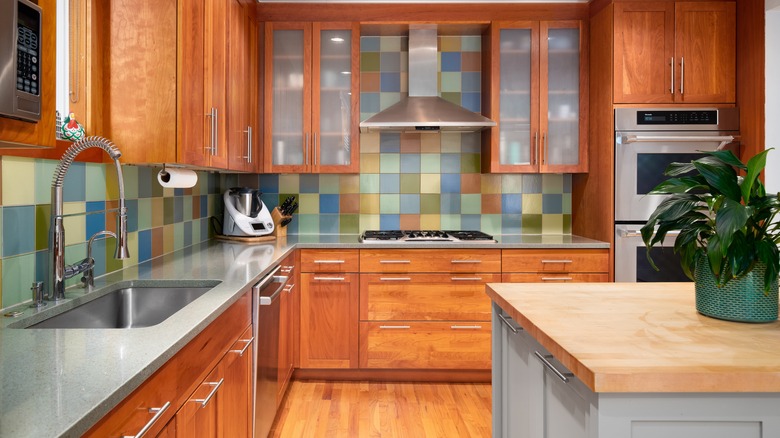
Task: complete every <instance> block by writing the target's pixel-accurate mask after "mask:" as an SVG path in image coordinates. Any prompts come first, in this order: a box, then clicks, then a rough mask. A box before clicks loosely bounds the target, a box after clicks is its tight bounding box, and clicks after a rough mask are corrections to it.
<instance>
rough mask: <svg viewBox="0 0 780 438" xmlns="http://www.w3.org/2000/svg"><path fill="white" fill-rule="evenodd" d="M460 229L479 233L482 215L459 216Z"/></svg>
mask: <svg viewBox="0 0 780 438" xmlns="http://www.w3.org/2000/svg"><path fill="white" fill-rule="evenodd" d="M460 227H461V229H463V230H474V231H479V230H480V229H481V228H482V215H480V214H464V215H461V217H460Z"/></svg>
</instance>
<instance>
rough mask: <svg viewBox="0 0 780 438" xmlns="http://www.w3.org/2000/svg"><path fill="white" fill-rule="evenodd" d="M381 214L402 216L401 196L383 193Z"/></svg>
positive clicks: (380, 202) (380, 201)
mask: <svg viewBox="0 0 780 438" xmlns="http://www.w3.org/2000/svg"><path fill="white" fill-rule="evenodd" d="M379 213H380V214H400V213H401V195H399V194H397V193H383V194H380V195H379Z"/></svg>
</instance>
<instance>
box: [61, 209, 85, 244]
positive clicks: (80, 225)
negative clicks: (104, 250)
mask: <svg viewBox="0 0 780 438" xmlns="http://www.w3.org/2000/svg"><path fill="white" fill-rule="evenodd" d="M86 210H87V204H86V202H66V203H64V204H63V205H62V213H63V214H66V215H68V214H75V213H84V212H85V211H86ZM62 225H63V226H64V227H65V245H74V244H77V243H84V241H86V240H87V236H86V234H87V217H86V216H84V215H83V214H82V215H78V216H69V217H66V218H65V219H64V220H63V221H62Z"/></svg>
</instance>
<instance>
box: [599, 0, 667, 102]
mask: <svg viewBox="0 0 780 438" xmlns="http://www.w3.org/2000/svg"><path fill="white" fill-rule="evenodd" d="M614 32H615V33H614V46H615V48H614V82H613V84H614V88H613V94H614V102H615V103H672V102H674V87H673V85H672V82H673V81H674V79H673V77H674V71H673V68H674V67H673V65H674V57H675V54H674V34H675V33H674V3H673V2H619V3H615V25H614Z"/></svg>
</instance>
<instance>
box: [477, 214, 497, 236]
mask: <svg viewBox="0 0 780 438" xmlns="http://www.w3.org/2000/svg"><path fill="white" fill-rule="evenodd" d="M480 221H481V223H480V225H481V230H482V231H483V232H485V233H488V234H494V235H495V234H501V215H500V214H483V215H482V216H481V217H480Z"/></svg>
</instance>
